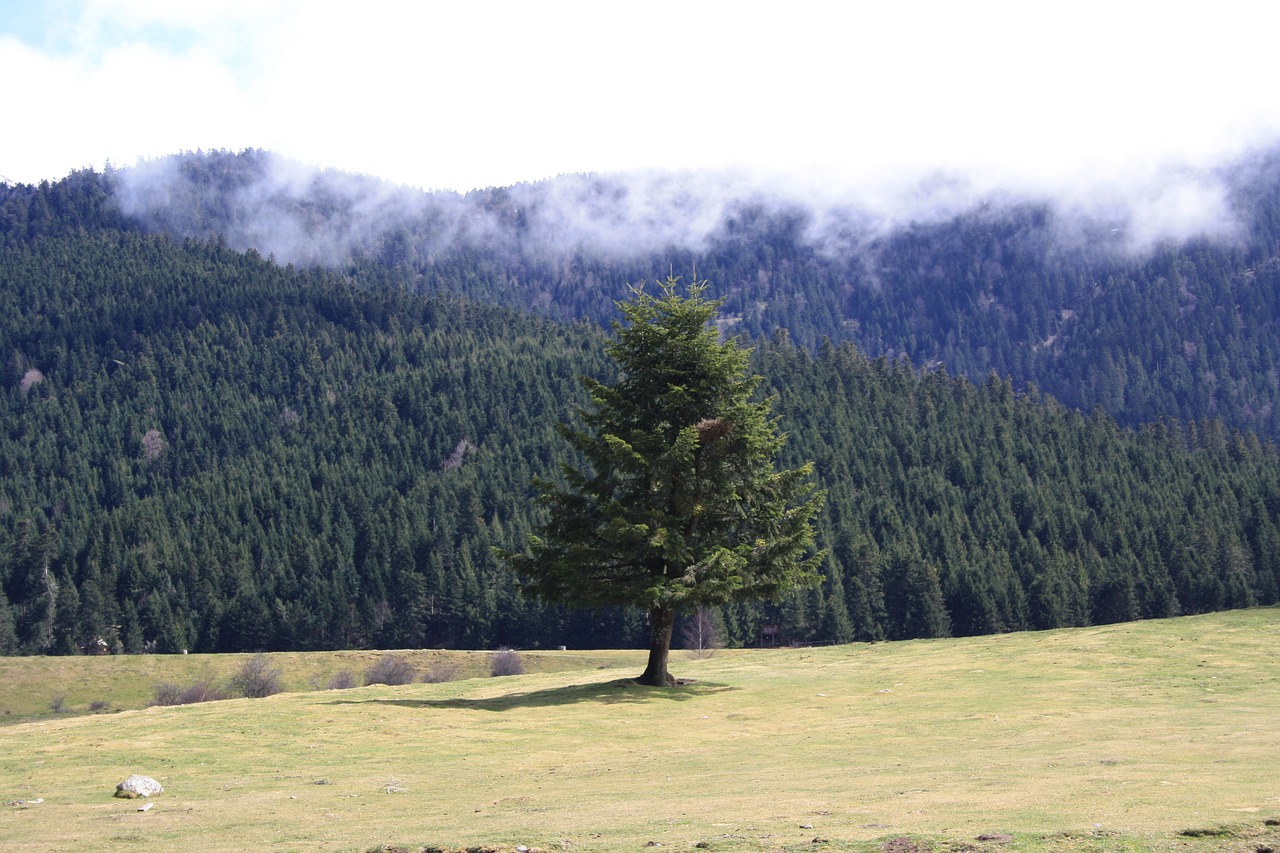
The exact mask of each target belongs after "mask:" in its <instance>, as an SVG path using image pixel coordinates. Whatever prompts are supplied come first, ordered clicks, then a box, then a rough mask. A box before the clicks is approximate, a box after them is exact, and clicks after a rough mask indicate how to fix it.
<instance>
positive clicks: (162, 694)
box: [151, 681, 182, 705]
mask: <svg viewBox="0 0 1280 853" xmlns="http://www.w3.org/2000/svg"><path fill="white" fill-rule="evenodd" d="M181 702H182V688H181V687H179V686H178V685H176V684H174V683H173V682H172V681H162V682H160V683H159V684H157V685H156V686H155V687H153V688H152V695H151V704H152V705H178V704H181Z"/></svg>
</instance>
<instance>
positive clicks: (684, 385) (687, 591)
mask: <svg viewBox="0 0 1280 853" xmlns="http://www.w3.org/2000/svg"><path fill="white" fill-rule="evenodd" d="M679 290H680V286H679V281H678V280H677V279H675V278H669V279H667V281H666V282H665V283H663V284H661V285H660V288H659V293H658V294H657V295H654V294H651V293H647V292H645V291H644V289H643V287H637V288H633V290H632V298H631V299H630V300H628V301H626V302H621V303H619V305H618V307H619V309H620V311H621V312H622V315H623V321H622V322H617V323H615V324H614V333H615V336H614V339H613V340H612V341H611V342H610V344H609V345H608V353H609V355H610V357H612V358H613V360H614V361H615V362H617V364H618V366H619V367H620V368H621V372H622V375H621V378H620V379H619V380H618V381H617V382H615V383H614V384H603V383H601V382H599V381H596V380H593V379H584V380H583V382H584V384H585V385H586V387H587V390H588V391H589V393H590V396H591V405H590V407H589V409H588V410H585V411H583V412H581V415H582V421H583V423H584V425H585V426H584V428H582V429H576V428H573V427H569V426H562V427H561V433H562V435H563V436H564V437H565V439H566V440H567V441H568V442H569V443H570V444H571V445H572V446H573V447H574V448H575V449H576V450H577V451H578V452H579V453H581V455H582V457H583V458H584V459H585V460H586V463H585V465H582V466H573V465H568V466H565V468H564V479H563V482H562V483H559V484H553V483H549V482H545V481H537V487H538V488H539V489H540V491H541V502H542V503H543V504H544V505H545V506H546V507H547V509H548V510H549V518H548V521H547V522H546V524H545V525H544V526H543V528H542V531H541V534H540V535H534V536H532V537H530V543H529V544H530V549H529V551H528V552H527V553H525V554H507V555H506V557H507V559H508V561H509V562H510V564H511V565H512V566H513V567H514V568H515V569H516V570H517V571H518V572H520V574H521V575H522V576H523V577H524V578H525V580H526V581H527V586H526V589H527V590H528V591H529V592H530V593H532V594H534V595H537V596H540V597H542V598H544V599H547V600H550V601H555V602H563V603H567V604H571V605H577V606H588V607H598V606H611V605H623V606H635V607H641V608H643V609H645V610H646V611H647V612H648V614H649V627H650V644H649V662H648V666H647V667H646V669H645V671H644V673H643V674H642V675H641V676H640V678H639V679H638V680H639V681H640V683H642V684H650V685H669V684H673V683H674V679H673V678H672V676H671V675H670V673H669V671H668V668H667V660H668V657H669V651H670V647H671V633H672V627H673V626H674V624H675V619H676V616H677V614H678V613H679V612H681V611H687V610H691V609H694V608H697V607H703V606H708V605H721V604H725V603H727V602H730V601H736V600H746V599H760V598H766V597H771V596H774V595H776V594H777V593H779V592H782V591H784V590H788V589H794V588H797V587H807V586H813V585H815V584H817V583H818V582H819V579H820V576H819V573H818V567H819V565H820V564H821V561H822V559H823V558H824V555H823V554H819V553H815V551H814V533H813V526H812V522H813V518H814V515H815V514H816V513H817V512H818V510H819V508H820V507H821V504H822V495H821V494H819V493H818V492H816V491H815V488H814V485H813V483H812V479H811V475H812V466H811V465H807V464H806V465H803V466H801V467H798V468H794V469H791V470H784V471H778V470H775V467H774V457H775V455H776V454H777V452H778V451H779V449H780V448H781V447H782V445H783V443H784V441H785V439H784V437H783V435H782V434H781V433H780V432H779V430H778V426H777V422H776V420H775V418H774V417H773V416H772V414H771V411H772V407H773V402H774V401H773V400H772V399H766V400H757V399H754V398H755V396H756V393H755V392H756V390H757V386H758V384H759V381H760V377H758V376H752V375H749V374H748V373H747V357H748V353H747V351H746V350H744V349H742V348H741V347H739V346H738V344H737V342H736V341H735V340H732V339H731V340H726V341H721V340H720V336H719V333H718V331H717V329H716V327H715V326H714V325H713V323H712V321H713V320H714V318H715V316H716V310H717V308H718V307H719V305H720V303H719V302H718V301H715V300H711V299H708V298H707V297H706V283H705V282H695V283H693V284H691V285H689V286H688V288H687V289H686V294H685V295H681V293H680V292H679Z"/></svg>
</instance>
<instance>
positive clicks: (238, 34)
mask: <svg viewBox="0 0 1280 853" xmlns="http://www.w3.org/2000/svg"><path fill="white" fill-rule="evenodd" d="M1277 33H1280V4H1277V3H1274V2H1266V0H1257V2H1232V0H1214V2H1208V0H1205V2H1198V3H1182V2H1177V0H1172V2H1170V0H1166V2H1158V3H1126V2H1124V0H1107V1H1106V2H1092V0H1086V2H1070V3H1068V2H1054V3H1040V2H1035V0H1019V2H1010V3H997V2H985V1H980V2H975V0H963V2H955V1H954V0H953V2H936V3H920V2H900V0H898V1H896V2H895V0H875V1H874V2H865V3H864V2H844V3H836V2H829V3H815V2H804V0H786V2H782V0H775V2H771V3H754V2H723V3H722V2H696V0H683V1H682V2H665V0H648V2H643V3H613V2H608V0H591V2H555V0H538V2H533V0H523V2H485V0H466V2H464V0H447V2H377V0H363V2H359V3H329V2H301V0H298V2H290V0H224V2H214V0H205V2H199V3H188V2H185V0H181V1H180V0H75V1H74V2H58V0H43V2H42V0H0V81H4V83H3V87H2V88H0V93H2V94H0V103H3V112H2V113H0V114H2V115H3V116H4V124H5V128H4V130H3V132H0V176H3V177H4V178H7V179H9V180H11V181H27V182H33V181H38V180H41V179H46V178H47V179H50V180H53V179H57V178H61V177H63V176H64V175H66V174H67V173H68V172H69V171H71V170H72V169H76V168H82V167H94V168H98V169H100V168H102V167H103V165H104V164H105V163H106V162H107V161H110V162H112V163H113V164H115V165H117V166H127V165H132V164H133V163H134V162H135V161H136V160H137V159H138V158H140V157H158V156H163V155H166V154H173V153H177V152H178V151H182V150H195V149H197V148H202V149H216V148H225V149H230V150H239V149H242V148H246V147H254V148H266V149H271V150H274V151H277V152H279V153H281V154H284V155H286V156H289V157H292V158H296V159H298V160H301V161H302V162H304V163H308V164H313V165H318V166H324V167H334V168H339V169H343V170H349V171H355V172H362V173H367V174H371V175H376V176H378V177H383V178H388V179H391V180H393V181H396V182H400V183H405V184H410V185H413V186H418V187H422V188H425V189H442V188H451V189H458V190H467V189H471V188H473V187H477V186H496V185H506V184H511V183H515V182H518V181H526V180H528V181H532V180H538V179H541V178H545V177H550V176H554V175H556V174H560V173H565V172H587V171H617V170H628V169H638V168H692V169H704V168H712V167H715V168H720V167H742V168H746V169H749V170H754V171H763V172H766V173H773V174H781V175H786V176H790V177H791V178H792V179H793V180H795V181H797V182H801V183H811V184H812V185H813V186H814V187H816V188H825V189H830V188H832V187H842V186H849V185H853V184H857V185H859V186H861V187H862V188H863V190H864V191H865V189H866V187H867V186H869V185H874V184H877V183H880V182H885V181H897V180H900V179H902V178H907V179H914V178H919V177H920V176H923V175H927V174H929V173H931V172H933V171H936V170H939V169H942V170H948V171H957V172H960V173H963V174H965V175H967V176H969V177H970V178H971V179H973V180H974V181H975V182H976V183H977V184H979V185H981V186H989V185H996V186H1005V185H1010V186H1016V187H1020V188H1030V189H1045V190H1056V189H1060V188H1062V187H1063V186H1073V185H1075V186H1079V185H1081V184H1087V185H1091V186H1097V185H1106V184H1107V183H1108V182H1115V181H1122V180H1129V179H1132V177H1133V176H1134V175H1138V176H1141V175H1143V174H1144V173H1149V172H1150V171H1152V170H1154V169H1156V168H1158V167H1162V166H1167V165H1168V164H1169V163H1170V162H1175V163H1186V164H1188V165H1190V166H1191V167H1193V168H1194V167H1200V166H1205V165H1210V164H1212V163H1214V162H1217V161H1218V160H1220V159H1221V158H1223V157H1227V156H1231V155H1235V154H1239V153H1240V152H1242V151H1243V150H1245V149H1247V148H1249V147H1252V146H1256V145H1259V144H1264V143H1270V142H1272V141H1274V140H1276V139H1280V94H1278V93H1277V92H1276V89H1275V86H1276V77H1277V67H1280V66H1277V61H1276V47H1275V45H1276V37H1277Z"/></svg>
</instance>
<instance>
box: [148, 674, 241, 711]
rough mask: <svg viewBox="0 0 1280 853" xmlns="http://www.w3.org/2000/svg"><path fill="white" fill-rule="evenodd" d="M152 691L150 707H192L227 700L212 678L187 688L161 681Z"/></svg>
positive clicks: (204, 679) (203, 679)
mask: <svg viewBox="0 0 1280 853" xmlns="http://www.w3.org/2000/svg"><path fill="white" fill-rule="evenodd" d="M152 690H153V694H152V697H151V704H152V705H192V704H194V703H196V702H216V701H219V700H221V699H226V698H227V694H226V692H225V691H223V690H220V689H218V687H216V686H215V685H214V683H213V679H212V678H202V679H200V680H198V681H196V682H194V683H192V684H190V685H188V686H187V687H181V686H179V685H177V684H174V683H173V682H172V681H162V682H160V683H159V684H157V685H156V686H155V687H154V688H152Z"/></svg>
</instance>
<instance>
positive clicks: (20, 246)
mask: <svg viewBox="0 0 1280 853" xmlns="http://www.w3.org/2000/svg"><path fill="white" fill-rule="evenodd" d="M58 234H61V235H62V236H58ZM620 287H621V285H619V288H620ZM619 295H621V294H619ZM0 342H3V355H4V358H5V363H4V367H3V369H4V375H3V389H2V390H0V593H2V597H0V652H3V653H14V652H22V653H74V652H79V651H99V650H108V651H129V652H136V651H144V650H155V651H163V652H175V651H180V650H181V649H189V650H192V651H233V650H234V651H241V650H259V649H263V650H273V649H329V648H360V647H382V648H387V647H426V646H450V647H471V648H492V647H495V646H498V645H510V646H515V647H533V646H538V645H542V646H550V645H560V644H564V645H570V646H580V647H582V646H596V647H605V646H614V645H634V644H637V643H641V642H643V637H644V636H645V626H644V624H643V621H642V620H643V617H642V616H641V615H640V614H637V613H633V612H626V611H607V612H602V613H590V612H566V611H564V610H561V609H558V608H552V607H547V606H544V605H542V604H539V603H538V602H534V601H530V600H528V599H526V598H524V597H523V596H521V595H520V594H519V590H518V587H517V583H516V581H515V579H514V578H512V577H511V576H510V575H508V574H507V573H506V572H505V571H504V570H503V569H502V568H501V566H500V565H499V564H498V563H497V562H496V561H495V560H494V558H493V556H492V547H493V546H495V545H498V546H507V547H510V546H512V545H514V544H515V543H518V542H520V541H522V540H523V538H524V537H525V535H526V534H527V532H528V531H529V530H530V529H531V527H532V525H533V524H534V523H535V521H536V519H535V518H534V517H532V515H531V514H532V513H533V512H534V510H533V506H532V504H531V501H530V495H531V493H530V487H529V483H530V480H531V479H532V478H533V476H535V475H538V476H549V475H554V473H555V471H556V470H557V469H558V466H559V464H560V463H561V462H562V461H564V460H565V458H566V457H565V453H566V452H567V448H566V447H565V446H564V443H563V442H562V440H561V439H560V438H559V436H558V435H557V433H556V430H555V425H556V424H557V423H558V422H560V421H562V420H564V419H565V418H567V417H570V416H571V411H572V406H573V403H574V401H577V400H581V399H582V398H583V395H582V393H581V388H580V385H579V383H578V381H577V377H578V376H580V375H582V374H587V375H592V376H597V377H603V376H607V375H608V373H609V371H610V370H611V365H610V363H609V362H608V361H607V359H605V357H604V356H603V342H604V335H603V333H602V332H601V331H600V330H599V329H598V328H597V327H595V326H591V325H585V324H578V325H560V324H555V323H552V322H550V321H546V320H540V319H537V318H535V317H532V316H530V315H523V314H517V313H513V312H510V311H507V310H504V309H500V308H494V307H486V306H481V305H477V304H475V303H473V302H470V301H467V300H465V299H462V298H458V297H455V296H447V295H436V296H433V297H431V298H423V297H421V296H417V295H414V294H411V293H407V292H402V291H398V290H394V289H392V288H391V287H376V288H375V287H368V286H360V285H358V284H353V283H352V282H350V281H348V280H346V279H345V278H340V277H338V276H337V275H334V274H331V273H325V272H319V271H307V272H301V271H297V270H294V269H292V268H289V267H282V266H280V265H279V264H276V263H273V262H271V261H269V260H267V259H264V258H262V257H260V256H258V255H257V254H256V253H252V252H250V253H241V252H237V251H233V250H232V249H230V248H228V247H226V246H224V245H221V244H219V243H217V242H200V241H192V240H188V241H181V242H180V241H176V240H172V239H169V238H167V237H163V236H147V235H143V234H140V233H135V232H131V231H128V230H111V229H106V228H97V229H87V228H82V227H79V226H75V227H65V228H61V230H59V229H53V230H51V231H49V232H47V233H44V234H38V235H36V236H34V237H33V236H31V235H26V236H24V237H23V238H22V239H20V240H15V241H14V242H13V243H12V244H9V245H7V247H6V248H5V249H4V250H3V251H0ZM754 357H755V362H754V363H755V369H756V370H757V371H758V372H760V373H762V374H763V375H764V376H765V377H766V384H767V385H768V386H769V387H770V388H771V389H772V392H773V393H776V394H777V395H778V398H779V412H780V414H781V416H782V419H783V420H782V424H783V428H784V429H785V430H786V431H787V432H788V433H789V434H790V436H791V441H790V444H789V446H788V448H787V453H788V454H789V455H790V458H789V459H788V460H786V461H788V462H795V461H799V460H803V459H813V460H815V462H816V463H817V470H818V476H819V478H820V481H821V485H822V486H823V487H824V488H826V489H827V490H828V492H829V499H828V504H827V514H826V516H825V517H824V518H823V520H822V523H821V529H820V540H821V542H822V544H823V546H824V547H827V548H830V550H831V559H830V560H829V562H828V565H827V574H828V581H827V583H826V584H825V585H824V586H823V587H822V588H821V589H819V590H816V591H813V592H810V593H804V594H801V595H797V596H793V597H791V598H788V599H786V600H783V601H777V602H768V603H765V604H761V605H751V606H742V607H734V608H727V609H725V610H724V611H723V612H722V613H720V614H718V616H719V618H720V619H721V621H722V623H723V626H724V631H725V634H726V638H727V639H728V641H730V642H732V643H736V644H746V643H753V642H756V641H757V639H758V638H759V636H760V635H761V630H762V628H763V627H764V626H777V627H778V631H779V633H778V634H777V635H772V634H770V636H771V637H775V636H776V639H778V640H780V641H783V642H791V641H796V642H836V641H846V640H851V639H864V640H865V639H875V638H878V637H893V638H899V637H913V636H940V635H945V634H948V633H953V634H967V633H982V632H990V631H1010V630H1019V629H1023V628H1032V627H1053V626H1059V625H1080V624H1090V623H1098V622H1111V621H1119V620H1124V619H1130V618H1140V617H1158V616H1166V615H1172V614H1175V613H1190V612H1202V611H1207V610H1214V609H1219V608H1228V607H1239V606H1245V605H1249V604H1253V603H1271V602H1275V601H1276V600H1277V586H1278V583H1280V565H1277V561H1278V560H1280V547H1278V546H1280V535H1278V533H1277V527H1276V525H1277V521H1278V519H1280V458H1278V456H1277V452H1276V448H1275V447H1274V446H1273V445H1271V444H1268V443H1263V442H1260V441H1258V440H1257V439H1255V438H1253V437H1252V436H1250V435H1247V434H1242V433H1235V432H1230V431H1228V430H1227V429H1226V428H1224V427H1223V425H1222V424H1221V423H1220V422H1218V421H1210V422H1206V423H1203V424H1195V425H1188V426H1177V425H1175V424H1173V423H1172V422H1167V423H1160V424H1157V425H1154V426H1148V427H1144V428H1143V429H1141V430H1138V431H1130V430H1126V429H1122V428H1120V427H1118V426H1117V425H1116V424H1115V423H1114V422H1113V421H1112V420H1111V419H1110V418H1108V417H1106V416H1104V415H1101V414H1095V415H1090V416H1083V415H1080V414H1078V413H1076V412H1074V411H1072V410H1070V409H1067V408H1065V407H1063V406H1061V405H1059V404H1057V403H1055V402H1053V401H1052V400H1050V399H1048V398H1045V397H1041V395H1040V394H1039V393H1038V392H1035V391H1034V390H1031V391H1027V392H1025V393H1018V392H1015V389H1014V388H1013V386H1012V385H1011V384H1010V382H1009V381H1008V380H1005V379H992V380H989V381H987V382H985V383H983V384H980V385H975V384H972V383H970V382H969V381H968V380H965V379H953V378H951V377H949V376H947V375H946V374H945V373H943V372H941V371H930V372H925V373H920V372H918V371H916V370H915V369H913V368H912V367H911V366H910V365H909V364H906V363H904V362H901V361H892V360H888V359H877V360H869V359H867V358H866V357H864V356H863V355H861V354H860V353H859V351H858V350H857V349H855V348H854V347H853V346H852V345H850V344H840V345H828V346H824V347H820V348H819V349H818V350H817V351H816V352H810V351H809V350H808V349H807V348H805V347H798V346H795V345H794V344H793V343H792V342H791V341H790V340H788V339H786V338H785V337H783V336H778V337H776V338H775V339H774V340H770V341H767V342H760V344H759V346H758V348H757V351H756V353H755V356H754Z"/></svg>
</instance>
